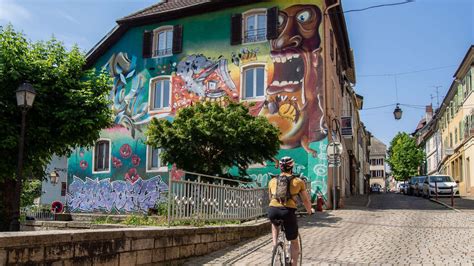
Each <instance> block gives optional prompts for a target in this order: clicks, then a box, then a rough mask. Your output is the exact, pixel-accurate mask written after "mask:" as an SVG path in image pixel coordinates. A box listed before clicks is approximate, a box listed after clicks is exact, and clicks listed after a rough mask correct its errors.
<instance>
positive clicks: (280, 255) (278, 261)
mask: <svg viewBox="0 0 474 266" xmlns="http://www.w3.org/2000/svg"><path fill="white" fill-rule="evenodd" d="M285 255H286V254H285V249H284V248H283V243H282V242H279V243H278V244H277V245H276V246H274V247H273V252H272V266H285V257H286V256H285Z"/></svg>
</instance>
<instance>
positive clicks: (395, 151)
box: [387, 132, 425, 181]
mask: <svg viewBox="0 0 474 266" xmlns="http://www.w3.org/2000/svg"><path fill="white" fill-rule="evenodd" d="M424 158H425V154H424V151H423V150H421V149H420V148H418V147H417V145H416V141H415V139H414V138H413V137H410V136H409V135H408V134H407V133H406V132H399V133H398V134H397V135H396V136H395V137H394V138H393V139H392V141H391V142H390V148H389V149H388V159H387V163H388V165H389V166H390V168H391V169H392V174H393V176H394V177H395V179H396V180H397V181H404V180H407V179H409V178H410V177H411V176H414V175H417V174H418V168H419V166H420V165H421V164H422V163H423V160H424Z"/></svg>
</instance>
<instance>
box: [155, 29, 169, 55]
mask: <svg viewBox="0 0 474 266" xmlns="http://www.w3.org/2000/svg"><path fill="white" fill-rule="evenodd" d="M172 54H173V27H170V26H165V27H160V28H158V29H156V30H154V31H153V57H160V56H169V55H172Z"/></svg>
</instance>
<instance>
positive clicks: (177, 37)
mask: <svg viewBox="0 0 474 266" xmlns="http://www.w3.org/2000/svg"><path fill="white" fill-rule="evenodd" d="M182 51H183V26H181V25H175V26H174V27H173V54H179V53H181V52H182Z"/></svg>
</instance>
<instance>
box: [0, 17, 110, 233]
mask: <svg viewBox="0 0 474 266" xmlns="http://www.w3.org/2000/svg"><path fill="white" fill-rule="evenodd" d="M85 62H86V59H85V57H84V55H83V53H82V52H81V51H80V50H79V48H78V47H73V48H72V49H71V50H69V51H68V50H66V49H65V47H64V46H63V44H62V43H61V42H59V41H58V40H56V39H54V38H53V39H51V40H50V41H47V42H35V43H33V42H29V41H27V40H26V38H25V36H24V35H23V34H22V33H19V32H17V31H15V30H14V29H13V27H12V26H11V25H8V26H6V27H0V139H1V140H2V141H0V154H2V156H1V159H0V205H1V206H0V231H5V230H8V225H9V223H10V221H11V220H12V218H14V216H15V215H14V214H15V213H16V211H17V210H18V203H17V201H15V200H14V198H15V197H14V196H15V185H16V182H17V181H16V179H17V178H16V175H15V173H16V169H17V154H18V143H19V135H20V128H21V111H20V110H19V109H18V107H17V105H16V98H15V90H17V89H18V86H19V85H20V84H21V83H22V82H24V81H29V82H30V83H31V84H32V85H33V86H34V88H35V90H36V93H37V94H36V99H35V102H34V104H33V107H32V108H31V110H29V111H28V114H27V117H26V135H25V149H24V167H23V169H24V170H23V176H24V178H25V177H29V178H37V179H42V178H43V177H44V176H45V173H44V169H45V165H46V164H47V163H48V162H49V161H50V160H51V157H52V155H53V154H57V155H59V156H62V155H67V154H69V153H70V151H71V149H73V148H75V147H78V146H85V147H88V146H90V145H91V144H93V143H94V141H95V140H96V139H97V138H98V137H99V133H100V129H102V128H106V127H108V126H110V125H111V123H112V119H111V111H110V109H109V108H108V104H109V100H108V92H109V84H110V83H109V78H108V76H107V75H106V74H105V73H97V72H96V71H94V70H84V66H85ZM20 184H21V182H20Z"/></svg>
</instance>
